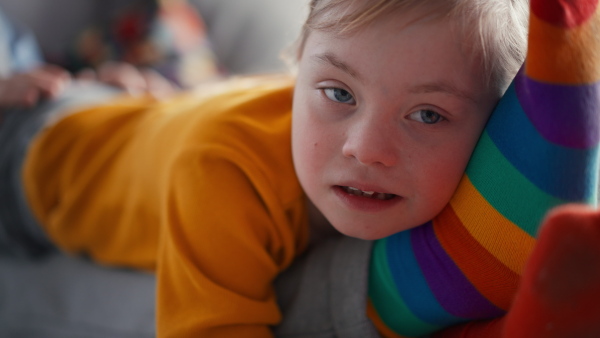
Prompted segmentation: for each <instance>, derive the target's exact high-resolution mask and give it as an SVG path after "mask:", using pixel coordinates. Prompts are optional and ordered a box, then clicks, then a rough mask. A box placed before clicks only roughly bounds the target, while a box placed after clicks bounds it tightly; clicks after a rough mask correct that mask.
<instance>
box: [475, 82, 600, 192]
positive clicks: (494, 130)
mask: <svg viewBox="0 0 600 338" xmlns="http://www.w3.org/2000/svg"><path fill="white" fill-rule="evenodd" d="M486 131H487V132H488V134H489V135H490V138H491V139H492V141H493V142H494V143H495V144H496V146H497V147H498V149H499V150H500V152H501V153H502V154H503V155H504V156H505V157H506V158H507V160H508V161H509V162H510V163H511V164H512V165H513V166H514V167H515V168H516V169H517V170H518V171H519V172H521V174H523V176H525V177H526V178H527V179H528V180H529V181H531V182H532V183H533V184H534V185H535V186H537V187H538V188H539V189H540V190H542V191H544V192H546V193H547V194H549V195H552V196H554V197H556V198H558V199H562V200H566V201H575V202H586V203H592V202H593V201H595V200H596V198H597V191H596V186H597V183H598V175H597V173H598V146H596V147H594V148H591V149H588V150H583V149H569V148H566V147H562V146H559V145H555V144H552V143H550V142H548V141H547V140H546V139H544V138H543V137H542V136H541V135H540V134H539V133H538V131H537V130H536V129H535V127H534V126H533V125H532V123H531V121H530V120H529V119H528V118H527V116H526V114H525V113H524V111H523V108H522V107H521V104H520V103H519V100H518V98H517V93H516V90H515V86H514V83H513V84H511V86H510V87H509V88H508V90H507V92H506V93H505V94H504V97H503V98H502V100H501V101H500V102H499V104H498V106H497V107H496V110H495V111H494V113H493V114H492V117H491V118H490V121H489V122H488V124H487V127H486Z"/></svg>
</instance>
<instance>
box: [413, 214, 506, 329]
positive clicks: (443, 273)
mask: <svg viewBox="0 0 600 338" xmlns="http://www.w3.org/2000/svg"><path fill="white" fill-rule="evenodd" d="M411 242H412V245H413V250H414V252H415V256H416V257H417V261H418V262H419V265H420V266H421V269H422V271H423V274H424V275H425V279H426V280H427V284H428V285H429V288H430V289H431V291H432V292H433V294H434V295H435V297H436V299H437V300H438V302H439V303H440V305H441V306H442V307H443V308H444V309H445V310H446V311H448V312H449V313H451V314H452V315H454V316H457V317H462V318H469V319H484V318H492V317H498V316H501V315H503V314H504V311H503V310H502V309H499V308H498V307H496V306H495V305H493V304H492V303H490V302H489V301H488V300H487V299H486V298H485V297H484V296H482V295H481V294H480V293H479V291H477V289H475V287H473V285H471V283H470V282H469V280H468V279H467V278H466V277H465V276H464V275H463V273H462V271H461V270H460V269H459V268H458V267H457V266H456V264H455V263H454V261H453V260H452V259H451V258H450V257H449V256H448V254H447V253H446V251H445V250H444V249H443V248H442V246H441V244H440V242H439V241H438V240H437V238H436V236H435V233H434V230H433V226H428V225H425V226H420V227H417V228H414V229H412V231H411ZM473 259H477V258H476V257H474V258H473Z"/></svg>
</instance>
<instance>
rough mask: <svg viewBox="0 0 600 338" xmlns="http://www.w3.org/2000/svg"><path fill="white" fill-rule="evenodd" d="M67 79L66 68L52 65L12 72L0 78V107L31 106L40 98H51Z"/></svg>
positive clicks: (58, 91)
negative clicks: (27, 70) (22, 71)
mask: <svg viewBox="0 0 600 338" xmlns="http://www.w3.org/2000/svg"><path fill="white" fill-rule="evenodd" d="M69 80H70V75H69V73H68V72H67V71H66V70H64V69H62V68H60V67H57V66H53V65H43V66H41V67H39V68H35V69H33V70H31V71H29V72H24V73H15V74H12V75H10V76H9V77H7V78H3V79H0V107H31V106H33V105H35V104H37V103H38V101H40V100H41V99H45V98H47V99H52V98H54V97H56V96H57V95H58V94H59V93H60V92H61V91H62V90H63V89H64V88H65V85H66V84H67V83H68V82H69Z"/></svg>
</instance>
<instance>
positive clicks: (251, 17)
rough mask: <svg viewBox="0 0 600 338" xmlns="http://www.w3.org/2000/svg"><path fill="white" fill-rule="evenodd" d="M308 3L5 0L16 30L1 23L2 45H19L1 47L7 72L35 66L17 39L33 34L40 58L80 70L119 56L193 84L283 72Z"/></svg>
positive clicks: (0, 60) (1, 70)
mask: <svg viewBox="0 0 600 338" xmlns="http://www.w3.org/2000/svg"><path fill="white" fill-rule="evenodd" d="M307 3H308V1H307V0H283V1H282V0H0V11H2V12H3V14H4V15H3V17H4V18H3V19H4V21H8V22H9V23H10V24H11V25H12V26H13V28H14V31H10V30H8V29H6V28H5V27H1V28H0V35H2V36H0V46H1V45H2V43H1V42H2V39H4V40H5V41H4V42H5V44H4V45H5V46H6V45H8V46H9V47H8V48H12V49H13V50H12V51H11V50H8V51H6V50H0V76H2V75H5V74H6V73H7V72H10V71H14V70H15V69H17V68H18V67H28V66H30V64H28V62H29V63H30V62H32V60H30V58H32V56H31V55H30V54H31V53H30V52H31V51H26V49H27V48H24V47H22V46H21V47H19V46H17V43H16V40H17V37H18V38H20V39H21V42H22V41H23V40H27V39H28V38H27V35H28V34H30V35H31V37H32V38H34V39H35V41H36V42H37V45H38V47H39V53H40V55H41V56H40V58H41V59H42V60H41V62H47V63H52V64H58V65H60V66H62V67H65V68H66V69H68V70H70V71H73V72H76V71H79V70H81V69H83V68H85V67H90V66H92V67H93V66H94V65H95V63H99V62H102V61H106V60H114V59H116V60H120V61H126V62H131V63H134V64H136V63H137V65H141V66H152V67H155V68H157V69H159V70H160V71H161V72H162V73H163V75H165V76H167V77H168V78H170V79H172V80H174V81H175V82H180V84H182V85H183V86H188V85H193V84H194V83H195V82H197V81H201V80H202V79H203V78H205V77H211V76H213V75H214V73H215V72H216V73H218V74H220V75H228V74H249V73H263V72H273V71H280V70H284V69H285V68H286V66H285V63H284V62H283V61H282V60H281V58H280V54H281V51H282V49H284V48H286V47H287V46H289V45H290V44H291V43H292V42H293V41H294V39H295V38H296V36H297V35H298V33H299V31H300V28H301V25H302V22H303V20H304V19H305V16H306V14H307V13H308V8H307V6H308V4H307ZM192 12H195V13H192ZM0 14H2V13H0ZM194 15H196V17H194ZM2 48H3V47H0V49H2ZM18 48H21V49H23V50H22V51H20V54H19V53H15V50H16V49H18ZM4 49H6V47H4ZM11 53H12V55H11ZM28 53H29V54H28ZM15 55H17V56H16V57H15ZM161 58H162V59H161ZM19 63H25V64H26V65H25V66H23V65H19Z"/></svg>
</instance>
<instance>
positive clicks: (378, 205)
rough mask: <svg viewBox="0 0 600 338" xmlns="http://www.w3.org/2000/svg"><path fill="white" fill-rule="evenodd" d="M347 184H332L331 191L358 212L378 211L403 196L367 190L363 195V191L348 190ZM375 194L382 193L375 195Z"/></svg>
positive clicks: (396, 201)
mask: <svg viewBox="0 0 600 338" xmlns="http://www.w3.org/2000/svg"><path fill="white" fill-rule="evenodd" d="M348 188H349V186H342V185H336V186H333V188H332V189H333V192H334V193H335V195H336V196H337V197H338V198H339V199H340V201H342V203H344V204H345V205H346V206H347V207H349V208H350V209H352V210H356V211H360V212H369V213H370V212H379V211H383V210H385V209H387V208H390V207H392V206H393V205H395V204H396V203H399V202H400V201H402V200H403V198H402V197H401V196H399V195H395V194H389V193H380V192H377V193H376V192H373V194H372V195H371V194H370V192H369V191H367V192H368V193H367V194H366V195H365V194H364V193H363V192H360V193H358V192H354V191H350V192H349V189H348ZM376 194H382V195H383V196H381V195H376Z"/></svg>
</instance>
